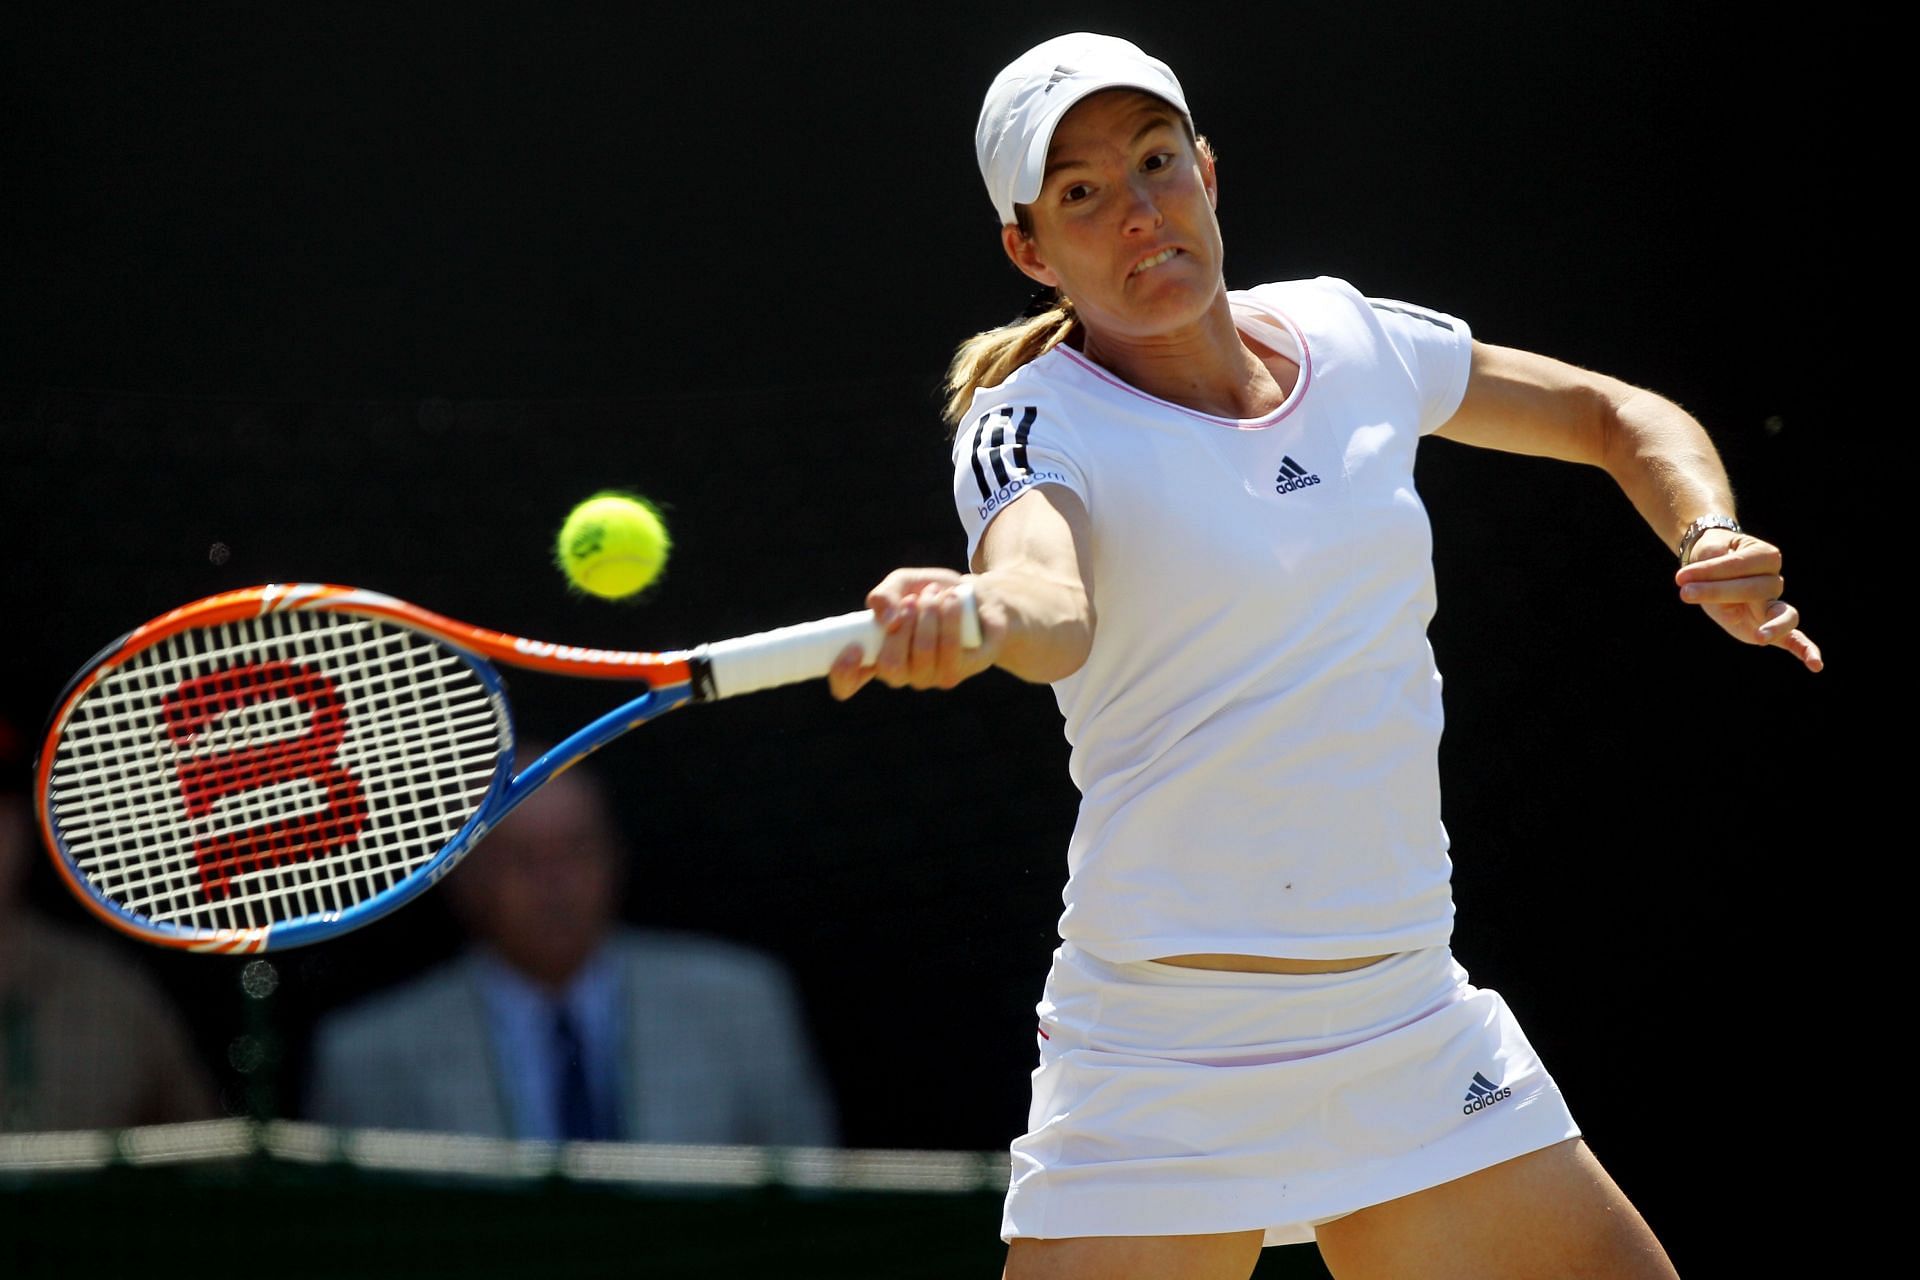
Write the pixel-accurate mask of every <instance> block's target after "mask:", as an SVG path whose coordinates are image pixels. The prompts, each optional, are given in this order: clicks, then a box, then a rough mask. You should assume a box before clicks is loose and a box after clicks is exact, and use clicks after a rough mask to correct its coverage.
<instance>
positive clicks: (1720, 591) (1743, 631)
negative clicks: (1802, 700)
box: [1673, 529, 1826, 671]
mask: <svg viewBox="0 0 1920 1280" xmlns="http://www.w3.org/2000/svg"><path fill="white" fill-rule="evenodd" d="M1673 580H1674V582H1675V583H1676V584H1677V585H1678V586H1679V588H1680V598H1681V599H1682V600H1684V601H1685V602H1686V603H1688V604H1697V605H1699V606H1700V607H1701V608H1702V609H1704V610H1706V613H1707V616H1708V617H1710V618H1712V619H1713V620H1714V621H1715V622H1717V623H1719V624H1720V626H1721V628H1722V629H1723V630H1725V631H1726V632H1727V634H1728V635H1731V636H1733V637H1734V638H1735V639H1737V640H1742V641H1745V642H1746V643H1747V644H1759V645H1772V646H1775V647H1777V648H1781V649H1785V650H1786V651H1787V652H1788V653H1791V654H1792V655H1793V656H1794V657H1796V658H1798V659H1800V661H1801V662H1802V663H1804V664H1805V665H1806V668H1807V670H1809V671H1818V670H1820V669H1821V667H1823V666H1825V665H1826V664H1825V663H1824V662H1823V661H1822V659H1821V657H1820V646H1819V645H1816V644H1815V643H1814V642H1813V641H1812V640H1809V639H1808V638H1807V634H1806V632H1804V631H1802V630H1800V611H1799V610H1798V609H1795V608H1794V607H1793V606H1792V605H1790V604H1788V603H1787V602H1786V601H1784V600H1782V599H1781V598H1780V595H1781V592H1782V591H1783V590H1784V580H1783V579H1782V578H1781V576H1780V548H1778V547H1776V546H1774V545H1773V544H1772V543H1770V542H1763V541H1761V540H1760V539H1759V538H1756V537H1754V536H1753V535H1752V534H1748V533H1729V532H1726V531H1723V530H1718V529H1715V530H1709V531H1708V532H1707V533H1706V534H1705V535H1704V536H1703V537H1701V539H1700V541H1699V543H1698V544H1696V546H1695V548H1694V553H1693V559H1692V561H1691V562H1690V563H1688V564H1687V565H1685V566H1684V567H1682V568H1681V570H1680V571H1679V572H1678V573H1676V574H1675V575H1674V578H1673Z"/></svg>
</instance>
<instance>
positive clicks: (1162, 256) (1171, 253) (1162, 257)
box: [1127, 249, 1180, 276]
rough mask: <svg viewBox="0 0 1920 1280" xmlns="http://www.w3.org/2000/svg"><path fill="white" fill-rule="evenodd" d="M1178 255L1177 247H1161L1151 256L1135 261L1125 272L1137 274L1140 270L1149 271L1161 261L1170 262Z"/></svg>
mask: <svg viewBox="0 0 1920 1280" xmlns="http://www.w3.org/2000/svg"><path fill="white" fill-rule="evenodd" d="M1179 256H1180V251H1179V250H1178V249H1162V250H1161V251H1160V252H1159V253H1156V254H1154V255H1153V256H1152V257H1151V258H1143V259H1141V260H1140V261H1139V262H1137V263H1135V264H1134V268H1133V270H1132V271H1129V272H1128V273H1127V274H1128V275H1133V276H1137V275H1139V274H1140V273H1141V272H1142V271H1151V270H1152V269H1153V268H1155V267H1157V266H1159V265H1160V264H1161V263H1163V262H1172V261H1173V260H1174V259H1175V258H1177V257H1179Z"/></svg>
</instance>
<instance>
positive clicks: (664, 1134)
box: [307, 930, 836, 1146]
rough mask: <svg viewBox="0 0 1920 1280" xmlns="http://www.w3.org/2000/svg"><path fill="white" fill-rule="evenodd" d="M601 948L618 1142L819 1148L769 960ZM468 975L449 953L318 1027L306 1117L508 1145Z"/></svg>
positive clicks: (632, 940)
mask: <svg viewBox="0 0 1920 1280" xmlns="http://www.w3.org/2000/svg"><path fill="white" fill-rule="evenodd" d="M608 945H610V946H612V947H615V948H616V949H617V954H618V956H619V959H620V961H621V964H622V969H623V973H624V975H625V977H626V979H627V983H626V985H627V990H628V993H629V1007H628V1009H627V1027H628V1032H627V1045H626V1053H625V1061H623V1062H622V1064H621V1067H622V1072H621V1076H622V1086H621V1094H622V1097H621V1109H622V1115H623V1117H624V1124H625V1127H626V1132H625V1133H624V1134H623V1135H622V1136H623V1137H625V1138H626V1139H628V1140H630V1141H635V1142H696V1143H743V1144H753V1145H767V1146H830V1145H833V1144H834V1142H835V1141H836V1132H835V1119H834V1112H833V1106H832V1102H831V1099H830V1096H829V1093H828V1090H827V1086H826V1081H825V1079H824V1077H823V1075H822V1073H821V1071H820V1068H819V1065H818V1063H817V1062H816V1061H815V1059H814V1055H813V1051H812V1048H811V1046H810V1044H809V1042H808V1037H807V1034H806V1030H805V1027H804V1025H803V1023H802V1020H801V1016H800V1008H799V1002H798V1000H797V999H796V998H795V996H794V992H793V988H792V985H791V983H790V982H789V980H788V978H787V975H786V972H785V970H784V969H783V968H782V967H781V966H780V965H779V964H778V962H776V961H775V960H773V959H772V958H771V957H768V956H765V955H762V954H761V953H759V952H756V951H752V950H750V949H748V948H745V947H740V946H735V945H733V944H731V943H727V942H722V941H719V940H717V939H712V938H705V937H700V936H698V935H694V934H678V933H662V932H647V931H639V930H622V931H621V932H619V933H618V934H617V935H616V936H615V937H614V939H613V940H612V941H611V942H610V943H609V944H608ZM475 968H476V965H475V960H474V958H473V957H472V956H471V955H465V956H461V957H459V958H458V959H455V960H453V961H451V962H449V963H447V964H445V965H442V966H441V967H439V968H437V969H434V970H431V971H430V972H428V973H426V974H425V975H423V976H421V977H419V978H416V979H414V980H412V981H410V982H407V983H405V984H403V985H401V986H400V987H398V988H396V989H394V990H392V991H387V992H383V993H381V994H379V995H376V996H373V997H371V998H369V999H368V1000H366V1001H365V1002H364V1003H362V1004H359V1005H356V1006H354V1007H351V1008H349V1009H346V1010H344V1011H342V1012H339V1013H336V1014H334V1015H332V1016H331V1017H329V1018H327V1019H325V1020H324V1021H322V1022H321V1024H320V1025H319V1027H318V1028H317V1029H316V1031H315V1034H314V1045H313V1069H312V1075H311V1077H310V1081H309V1087H308V1107H307V1113H308V1116H309V1118H310V1119H313V1120H316V1121H319V1122H321V1123H323V1124H334V1125H343V1126H351V1127H365V1128H385V1129H430V1130H442V1131H447V1132H454V1133H473V1134H483V1135H487V1136H492V1137H502V1138H508V1137H514V1136H516V1135H515V1134H514V1132H513V1124H512V1118H511V1117H510V1116H509V1115H508V1112H507V1105H506V1100H505V1094H504V1093H503V1091H502V1089H501V1087H500V1083H499V1077H498V1074H497V1066H496V1064H495V1062H494V1061H493V1051H492V1049H491V1048H490V1046H489V1041H488V1034H487V1019H486V1012H485V1009H484V1008H483V1006H482V1004H481V997H480V987H479V983H478V979H477V977H476V974H475Z"/></svg>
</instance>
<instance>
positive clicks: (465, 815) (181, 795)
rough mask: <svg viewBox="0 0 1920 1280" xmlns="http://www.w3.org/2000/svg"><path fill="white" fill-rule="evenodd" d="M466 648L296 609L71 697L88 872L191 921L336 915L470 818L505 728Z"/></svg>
mask: <svg viewBox="0 0 1920 1280" xmlns="http://www.w3.org/2000/svg"><path fill="white" fill-rule="evenodd" d="M506 735H507V729H506V722H505V715H504V711H503V709H502V708H501V706H500V705H499V704H498V702H497V700H496V699H495V697H494V695H493V694H492V692H491V691H490V689H489V688H488V686H487V685H486V683H485V682H484V681H483V680H482V679H481V678H480V677H479V676H478V675H477V674H476V672H475V671H474V669H473V668H472V666H471V665H470V664H469V662H468V660H467V659H466V658H465V657H464V656H462V655H460V654H459V653H457V652H456V651H454V650H452V649H451V648H449V647H447V646H446V645H444V644H442V643H440V642H438V641H436V640H434V639H432V638H430V637H428V636H426V635H424V634H421V633H418V632H414V631H412V630H409V629H407V628H405V627H401V626H397V625H394V624H391V623H387V622H384V621H382V620H379V619H373V618H367V617H362V616H358V615H353V614H346V613H329V612H308V613H301V612H286V613H276V614H267V615H263V616H260V617H256V618H252V619H247V620H245V621H242V622H232V623H223V624H219V625H215V626H207V627H199V628H191V629H188V630H185V631H182V632H180V633H178V634H176V635H174V636H172V637H169V638H168V639H166V640H164V641H162V642H160V643H159V644H156V645H154V646H152V647H151V648H148V649H146V650H143V651H141V652H139V653H136V654H134V655H132V656H131V657H129V658H128V659H127V660H126V661H124V662H123V663H121V664H120V665H119V666H118V667H116V668H115V669H113V670H112V671H110V672H108V673H106V674H105V675H103V676H102V678H101V679H99V680H98V681H97V682H96V683H95V685H94V686H93V687H92V688H91V689H89V690H88V691H87V692H86V693H85V694H84V695H83V696H82V697H81V698H80V700H79V701H78V702H77V703H76V704H75V705H74V707H73V708H72V709H71V710H70V712H69V715H68V719H67V723H66V726H65V728H64V730H63V734H62V737H61V741H60V746H59V748H58V751H57V754H56V756H55V759H54V762H53V765H52V769H51V777H50V780H49V785H48V800H49V812H50V815H51V817H52V820H53V823H54V825H55V827H56V829H57V830H58V832H59V834H60V837H61V839H62V842H63V843H64V845H65V846H66V849H67V852H68V856H69V859H70V861H71V862H72V864H73V866H74V867H75V869H76V870H77V871H78V872H79V874H80V875H82V876H83V877H85V878H86V879H87V880H88V881H89V882H90V884H91V885H92V886H93V888H94V889H95V891H96V892H98V893H100V894H101V895H102V896H103V897H105V898H107V899H108V900H109V901H111V902H114V903H116V904H118V905H120V906H122V907H124V908H125V909H127V910H129V911H132V912H134V913H135V914H137V915H140V916H143V917H145V918H146V919H148V920H150V921H153V922H154V923H158V924H170V925H175V926H178V927H180V928H183V929H187V930H191V931H199V930H208V931H220V930H225V929H244V928H260V927H264V926H267V925H271V924H280V923H285V922H286V921H289V920H294V919H302V918H309V917H314V916H324V915H332V914H337V913H340V912H343V911H346V910H349V909H351V908H353V907H355V906H357V905H359V904H361V903H363V902H366V901H367V900H369V899H371V898H373V897H375V896H377V895H378V894H380V893H382V892H384V891H386V890H387V889H389V888H392V887H393V886H395V885H397V884H399V883H400V882H402V881H403V880H405V879H407V877H408V876H410V875H411V874H413V873H414V872H415V871H416V870H418V869H419V868H420V867H421V866H422V865H423V864H424V863H426V862H427V861H429V860H430V859H431V858H432V857H433V856H434V855H435V854H436V853H437V852H439V851H440V849H441V848H443V847H444V846H445V845H446V843H447V842H448V841H449V840H450V839H452V837H453V836H454V835H455V834H456V833H457V832H458V831H459V830H460V829H461V828H462V827H463V826H464V825H465V824H466V823H467V821H468V820H469V819H470V818H471V817H472V816H473V814H474V812H475V811H476V810H477V809H478V807H479V805H480V803H481V801H482V800H483V799H484V798H485V796H486V793H487V790H488V787H489V785H490V784H491V781H492V778H493V774H494V771H495V768H496V766H497V763H498V757H499V754H500V751H501V749H502V745H503V743H504V742H505V741H506Z"/></svg>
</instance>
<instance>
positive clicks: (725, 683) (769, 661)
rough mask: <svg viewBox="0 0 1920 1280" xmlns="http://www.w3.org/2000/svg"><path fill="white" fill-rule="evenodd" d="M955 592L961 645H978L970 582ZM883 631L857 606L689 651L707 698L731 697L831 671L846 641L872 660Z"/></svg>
mask: <svg viewBox="0 0 1920 1280" xmlns="http://www.w3.org/2000/svg"><path fill="white" fill-rule="evenodd" d="M956 594H958V595H959V597H960V604H961V607H962V612H961V615H960V643H961V644H962V645H964V646H965V647H967V648H969V649H977V648H979V647H980V610H979V607H978V606H977V605H976V604H975V603H974V598H973V583H972V582H969V581H962V582H961V583H960V585H959V587H958V588H957V589H956ZM885 635H886V633H885V632H884V631H882V630H881V627H880V623H879V621H878V620H877V619H876V618H875V617H874V616H873V611H872V610H871V609H862V610H860V611H859V612H858V613H846V614H842V615H840V616H839V617H837V618H822V619H820V620H819V621H818V622H803V623H800V624H799V625H797V626H792V627H780V628H778V629H776V630H773V631H761V632H758V633H756V634H754V635H750V636H740V637H738V638H736V639H733V640H719V641H715V642H714V643H712V644H703V645H701V646H700V647H699V648H697V649H695V650H694V651H693V657H694V658H695V659H696V660H698V659H702V658H704V659H705V660H706V662H707V664H708V670H709V672H710V673H711V675H712V681H713V690H712V692H711V694H710V695H709V696H710V697H714V698H731V697H733V696H734V695H735V694H740V693H753V692H755V691H756V690H760V689H772V688H776V687H778V686H780V685H783V684H794V683H796V682H798V681H801V680H818V679H820V678H821V677H823V676H825V675H826V674H827V672H828V671H830V670H832V668H833V660H834V659H835V658H837V657H839V656H840V653H841V651H842V650H844V649H845V648H846V647H847V646H848V645H850V644H857V645H859V646H860V651H861V653H863V654H864V655H866V660H867V661H868V662H872V661H873V657H874V655H875V654H877V653H878V652H879V651H880V642H881V640H882V639H884V638H885Z"/></svg>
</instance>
